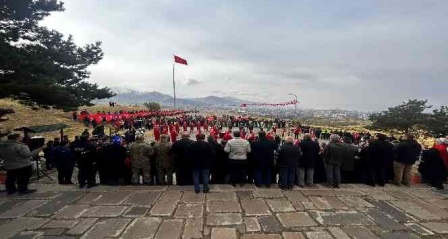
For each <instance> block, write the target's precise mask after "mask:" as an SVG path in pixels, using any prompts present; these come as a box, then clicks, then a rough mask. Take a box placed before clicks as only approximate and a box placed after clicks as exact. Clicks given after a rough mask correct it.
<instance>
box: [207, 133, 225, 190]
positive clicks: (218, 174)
mask: <svg viewBox="0 0 448 239" xmlns="http://www.w3.org/2000/svg"><path fill="white" fill-rule="evenodd" d="M207 141H208V143H209V144H210V145H211V146H212V147H213V150H214V152H215V157H214V161H213V162H212V168H211V172H210V173H211V175H212V180H211V183H213V184H224V183H226V176H227V167H228V156H227V153H226V152H224V146H223V145H222V144H218V142H216V139H215V138H214V137H212V136H209V137H208V139H207Z"/></svg>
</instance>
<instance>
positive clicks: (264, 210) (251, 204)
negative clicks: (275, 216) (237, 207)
mask: <svg viewBox="0 0 448 239" xmlns="http://www.w3.org/2000/svg"><path fill="white" fill-rule="evenodd" d="M241 206H242V207H243V210H244V215H246V216H265V215H271V212H270V211H269V207H268V205H267V204H266V202H265V201H264V200H263V199H244V200H241Z"/></svg>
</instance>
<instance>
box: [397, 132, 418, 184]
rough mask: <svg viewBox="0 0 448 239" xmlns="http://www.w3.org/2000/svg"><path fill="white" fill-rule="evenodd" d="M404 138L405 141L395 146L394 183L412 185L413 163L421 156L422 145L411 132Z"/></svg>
mask: <svg viewBox="0 0 448 239" xmlns="http://www.w3.org/2000/svg"><path fill="white" fill-rule="evenodd" d="M402 139H403V141H402V142H400V143H399V144H398V145H397V147H396V148H395V161H394V174H395V178H394V184H395V185H397V186H400V185H401V184H403V185H404V186H407V187H410V186H411V173H412V172H411V171H412V165H414V163H415V162H416V161H417V159H418V157H419V156H420V152H421V150H422V146H421V145H420V144H419V143H418V142H417V141H416V140H414V136H413V135H411V134H405V135H404V136H403V138H402Z"/></svg>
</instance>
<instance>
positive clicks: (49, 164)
mask: <svg viewBox="0 0 448 239" xmlns="http://www.w3.org/2000/svg"><path fill="white" fill-rule="evenodd" d="M53 143H54V141H53V140H50V141H48V142H47V147H45V149H44V150H43V152H44V157H45V168H46V169H47V170H52V169H53V166H54V160H55V159H54V152H53V150H54V149H55V147H53Z"/></svg>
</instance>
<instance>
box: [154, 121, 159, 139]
mask: <svg viewBox="0 0 448 239" xmlns="http://www.w3.org/2000/svg"><path fill="white" fill-rule="evenodd" d="M154 139H155V141H160V128H159V125H154Z"/></svg>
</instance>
